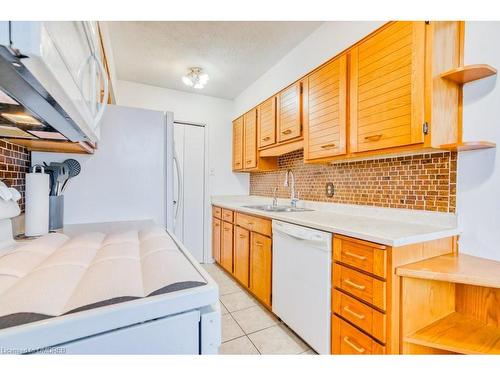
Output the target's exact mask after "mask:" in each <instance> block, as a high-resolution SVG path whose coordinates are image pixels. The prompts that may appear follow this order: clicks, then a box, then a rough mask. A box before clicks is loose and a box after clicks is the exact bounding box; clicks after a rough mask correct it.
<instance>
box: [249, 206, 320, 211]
mask: <svg viewBox="0 0 500 375" xmlns="http://www.w3.org/2000/svg"><path fill="white" fill-rule="evenodd" d="M243 207H245V208H252V209H254V210H261V211H266V212H304V211H313V210H311V209H308V208H298V207H292V206H279V205H278V206H274V205H272V204H257V205H252V206H243Z"/></svg>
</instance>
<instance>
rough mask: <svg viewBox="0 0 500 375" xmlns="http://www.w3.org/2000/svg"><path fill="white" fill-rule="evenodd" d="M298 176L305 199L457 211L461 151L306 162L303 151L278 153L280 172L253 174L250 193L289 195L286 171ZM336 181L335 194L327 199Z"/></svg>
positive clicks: (298, 183)
mask: <svg viewBox="0 0 500 375" xmlns="http://www.w3.org/2000/svg"><path fill="white" fill-rule="evenodd" d="M287 169H291V170H292V171H293V173H294V175H295V181H296V191H297V192H298V193H299V198H300V199H304V200H312V201H321V202H335V203H347V204H360V205H370V206H381V207H392V208H407V209H416V210H427V211H440V212H455V209H456V182H457V154H456V153H454V152H451V153H450V152H443V153H435V154H422V155H411V156H401V157H393V158H388V159H379V160H364V161H355V162H345V163H338V164H333V165H319V164H318V165H316V164H304V161H303V152H302V150H299V151H294V152H291V153H289V154H286V155H283V156H280V157H279V159H278V170H277V171H272V172H256V173H251V174H250V194H253V195H263V196H269V197H271V196H272V194H273V188H274V187H278V196H279V197H281V198H288V197H290V190H289V188H288V187H284V186H283V182H284V180H285V171H286V170H287ZM327 182H333V184H334V186H335V195H334V196H333V197H332V198H327V197H326V188H325V185H326V183H327Z"/></svg>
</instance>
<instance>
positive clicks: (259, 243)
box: [255, 241, 264, 247]
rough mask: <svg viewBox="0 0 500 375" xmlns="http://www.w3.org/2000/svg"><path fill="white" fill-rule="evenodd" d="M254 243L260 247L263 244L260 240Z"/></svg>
mask: <svg viewBox="0 0 500 375" xmlns="http://www.w3.org/2000/svg"><path fill="white" fill-rule="evenodd" d="M255 244H256V245H257V246H261V247H262V246H263V245H264V244H263V243H262V242H260V241H256V242H255Z"/></svg>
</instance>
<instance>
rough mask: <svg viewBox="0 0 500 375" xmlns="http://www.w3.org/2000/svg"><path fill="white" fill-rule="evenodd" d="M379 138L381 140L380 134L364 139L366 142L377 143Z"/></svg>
mask: <svg viewBox="0 0 500 375" xmlns="http://www.w3.org/2000/svg"><path fill="white" fill-rule="evenodd" d="M380 138H382V134H374V135H367V136H366V137H365V140H367V141H373V142H374V141H378V140H379V139H380Z"/></svg>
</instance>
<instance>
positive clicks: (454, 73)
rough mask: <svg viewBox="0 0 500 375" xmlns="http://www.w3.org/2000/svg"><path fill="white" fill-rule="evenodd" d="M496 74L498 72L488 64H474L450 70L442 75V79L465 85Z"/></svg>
mask: <svg viewBox="0 0 500 375" xmlns="http://www.w3.org/2000/svg"><path fill="white" fill-rule="evenodd" d="M495 74H497V70H496V69H495V68H493V67H492V66H490V65H488V64H474V65H466V66H460V67H458V68H456V69H452V70H449V71H447V72H445V73H443V74H441V78H444V79H447V80H450V81H453V82H455V83H458V84H460V85H463V84H465V83H469V82H472V81H477V80H478V79H482V78H486V77H490V76H492V75H495Z"/></svg>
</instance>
